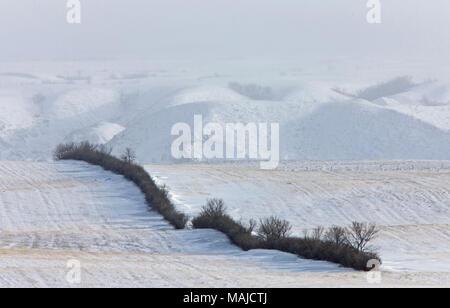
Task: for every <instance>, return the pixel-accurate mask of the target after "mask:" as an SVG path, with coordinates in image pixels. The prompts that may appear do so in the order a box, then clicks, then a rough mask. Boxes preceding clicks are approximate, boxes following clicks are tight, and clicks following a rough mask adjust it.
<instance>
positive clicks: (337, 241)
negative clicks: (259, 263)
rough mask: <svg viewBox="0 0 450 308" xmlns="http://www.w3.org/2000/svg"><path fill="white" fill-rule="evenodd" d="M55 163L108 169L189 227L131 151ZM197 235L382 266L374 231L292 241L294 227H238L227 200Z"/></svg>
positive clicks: (75, 153) (274, 223) (65, 147)
mask: <svg viewBox="0 0 450 308" xmlns="http://www.w3.org/2000/svg"><path fill="white" fill-rule="evenodd" d="M54 159H55V160H81V161H85V162H88V163H90V164H93V165H98V166H101V167H103V169H105V170H108V171H112V172H114V173H116V174H120V175H122V176H124V177H125V178H126V179H128V180H130V181H132V182H133V183H135V184H136V185H137V186H138V187H139V189H140V190H141V191H142V193H143V194H144V195H145V200H146V202H147V204H148V205H149V206H150V207H151V208H152V209H154V210H155V211H157V212H158V213H160V214H161V215H162V216H163V217H164V218H165V219H166V220H167V221H168V222H169V223H171V224H172V225H173V226H174V227H175V228H177V229H184V228H185V227H186V224H187V221H188V217H187V216H186V215H185V214H183V213H181V212H178V211H177V210H176V209H175V206H174V205H173V204H172V202H171V201H170V199H169V198H168V192H167V190H166V189H165V188H164V187H163V188H161V187H159V186H158V185H156V183H155V182H154V181H153V179H152V178H151V177H150V175H149V174H148V173H147V172H146V171H145V170H144V168H143V167H141V166H139V165H138V164H136V163H134V153H132V151H131V150H129V149H127V151H126V153H125V154H124V156H122V157H121V159H119V158H116V157H114V156H112V155H111V150H110V149H108V148H106V147H104V146H97V145H93V144H90V143H89V142H81V143H79V144H75V143H68V144H61V145H59V146H58V147H57V148H56V150H55V152H54ZM192 225H193V227H194V228H196V229H215V230H218V231H220V232H222V233H224V234H225V235H226V236H227V237H228V238H229V239H230V241H231V242H232V243H233V244H235V245H236V246H238V247H240V248H241V249H243V250H245V251H248V250H251V249H274V250H280V251H284V252H287V253H293V254H296V255H298V256H300V257H303V258H307V259H313V260H323V261H329V262H334V263H337V264H341V265H343V266H345V267H351V268H354V269H356V270H370V269H369V268H367V264H368V262H369V260H373V259H376V260H379V261H380V262H381V260H380V258H379V257H378V255H377V254H376V253H374V252H371V251H368V250H366V249H365V247H366V244H367V243H368V242H369V241H370V240H371V239H373V237H374V236H375V234H376V231H375V229H374V226H365V225H363V224H358V223H354V224H353V226H352V228H351V229H350V231H352V232H349V230H348V229H346V228H341V227H333V228H331V229H330V230H329V231H328V232H326V233H324V230H323V229H322V228H317V229H315V230H314V232H313V234H312V236H306V235H305V236H304V237H303V238H300V237H289V232H290V229H291V226H290V225H289V223H288V222H287V221H283V220H281V219H278V218H276V217H270V218H267V219H265V220H262V221H260V225H259V229H258V230H257V232H256V233H257V235H254V233H255V228H256V227H257V225H258V224H257V222H256V221H253V220H251V221H250V222H249V223H248V224H244V223H242V222H237V221H235V220H234V219H233V218H232V217H231V216H229V215H228V214H227V213H226V208H225V205H224V203H223V201H222V200H218V199H212V200H209V201H208V203H207V205H206V206H204V207H203V209H202V212H201V213H200V214H199V215H198V216H197V217H195V218H194V219H193V220H192Z"/></svg>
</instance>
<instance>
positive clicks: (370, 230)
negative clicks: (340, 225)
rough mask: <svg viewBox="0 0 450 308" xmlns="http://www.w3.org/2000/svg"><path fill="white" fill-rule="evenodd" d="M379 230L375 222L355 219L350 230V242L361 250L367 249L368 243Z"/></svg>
mask: <svg viewBox="0 0 450 308" xmlns="http://www.w3.org/2000/svg"><path fill="white" fill-rule="evenodd" d="M378 232H379V230H377V227H376V226H375V225H374V224H367V223H361V222H356V221H354V222H353V223H352V226H351V227H350V231H349V232H348V238H349V242H350V244H351V245H352V246H353V247H354V248H356V249H358V250H360V251H365V250H367V244H369V242H370V241H372V240H373V239H374V238H375V237H376V236H377V234H378Z"/></svg>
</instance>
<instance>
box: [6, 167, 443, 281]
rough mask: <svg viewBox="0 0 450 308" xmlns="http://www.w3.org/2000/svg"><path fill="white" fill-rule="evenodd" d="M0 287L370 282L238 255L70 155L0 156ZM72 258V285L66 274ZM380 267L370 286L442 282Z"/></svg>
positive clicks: (289, 258) (280, 259)
mask: <svg viewBox="0 0 450 308" xmlns="http://www.w3.org/2000/svg"><path fill="white" fill-rule="evenodd" d="M0 171H1V172H0V175H1V178H0V190H1V192H0V205H1V206H0V226H1V229H0V286H1V287H13V286H16V287H17V286H20V287H23V286H24V287H71V286H81V287H99V286H107V287H299V286H306V287H312V286H335V287H341V286H362V287H364V286H370V285H369V284H368V283H367V280H366V274H365V273H361V272H354V271H352V270H345V269H342V268H339V267H338V266H336V265H334V264H330V263H327V262H319V261H311V260H303V259H299V258H297V257H296V256H293V255H289V254H284V253H280V252H275V251H264V250H257V251H251V252H242V251H240V250H239V249H237V248H236V247H234V246H231V245H230V244H229V243H228V241H227V239H226V238H225V237H224V236H223V235H221V234H220V233H218V232H215V231H212V230H185V231H176V230H173V229H172V228H171V227H170V226H169V225H168V224H167V223H165V222H164V221H163V220H162V219H161V218H160V217H159V216H158V215H156V214H155V213H153V212H151V211H149V210H148V209H147V206H146V205H145V203H144V198H143V196H142V195H141V194H140V192H139V191H138V189H137V188H136V187H135V186H134V185H133V184H132V183H130V182H127V181H125V180H124V179H123V178H122V177H120V176H117V175H113V174H111V173H109V172H106V171H103V170H102V169H101V168H98V167H94V166H89V165H87V164H84V163H78V162H64V163H51V164H49V163H24V162H0ZM74 259H75V260H78V261H80V262H81V284H80V285H72V284H69V283H68V282H67V281H66V275H67V273H68V271H69V269H68V268H67V262H68V261H69V260H74ZM448 279H449V276H448V275H446V274H443V273H432V272H427V273H425V272H421V273H403V272H385V273H383V283H382V284H381V285H380V286H419V285H420V286H432V285H434V286H442V285H445V284H446V283H448Z"/></svg>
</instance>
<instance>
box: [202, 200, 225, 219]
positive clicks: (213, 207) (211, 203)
mask: <svg viewBox="0 0 450 308" xmlns="http://www.w3.org/2000/svg"><path fill="white" fill-rule="evenodd" d="M225 212H226V207H225V203H224V202H223V200H222V199H209V200H208V201H207V202H206V205H205V206H203V208H202V211H201V213H200V215H201V216H208V217H221V216H225Z"/></svg>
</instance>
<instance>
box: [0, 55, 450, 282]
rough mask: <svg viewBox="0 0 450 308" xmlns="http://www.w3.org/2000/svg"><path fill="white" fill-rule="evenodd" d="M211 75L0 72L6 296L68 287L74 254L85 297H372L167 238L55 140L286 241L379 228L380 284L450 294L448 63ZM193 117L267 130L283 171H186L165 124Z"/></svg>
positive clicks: (222, 244) (214, 244)
mask: <svg viewBox="0 0 450 308" xmlns="http://www.w3.org/2000/svg"><path fill="white" fill-rule="evenodd" d="M222 64H223V65H222V66H221V67H217V68H215V69H214V70H212V69H207V68H203V67H195V68H193V67H192V66H188V65H183V64H180V63H165V62H158V63H151V62H149V63H142V62H139V63H132V62H127V63H120V62H114V63H109V62H94V61H91V62H78V63H58V62H52V63H48V62H33V63H13V62H10V63H1V66H0V106H1V107H2V108H1V110H0V159H2V160H5V162H2V163H0V169H1V173H0V175H1V181H2V182H1V185H2V191H1V199H0V231H1V232H0V247H1V250H0V251H1V253H0V255H1V259H0V273H1V275H0V286H22V285H24V286H66V285H67V282H66V280H65V275H66V273H67V271H68V269H67V267H66V265H67V261H68V260H69V259H77V260H80V261H81V264H82V269H83V270H82V275H83V276H82V277H83V278H82V284H81V285H82V286H205V287H207V286H215V287H217V286H243V287H249V286H262V287H268V286H293V287H294V286H371V285H370V284H368V283H367V281H366V275H365V273H357V272H354V271H349V270H344V269H342V268H340V267H338V266H336V265H333V264H329V263H326V262H317V261H309V260H302V259H299V258H297V257H295V256H292V255H287V254H283V253H279V252H267V251H254V252H249V253H243V252H242V251H240V250H239V249H237V248H235V247H233V246H231V245H230V244H229V243H228V241H227V240H226V239H225V238H224V236H223V235H221V234H219V233H217V232H214V231H211V230H202V231H198V230H196V231H192V230H189V231H174V230H172V229H171V228H170V227H169V226H168V225H167V224H166V223H165V222H164V221H162V220H161V218H160V217H159V216H158V215H156V214H155V213H152V212H151V211H149V210H148V209H147V207H146V206H145V204H144V200H143V198H142V196H141V195H140V193H139V192H138V191H137V189H136V188H135V187H134V186H133V185H132V184H131V183H128V182H126V181H124V180H122V179H121V178H120V177H118V176H115V175H111V174H109V173H107V172H104V171H102V170H100V169H99V168H95V167H90V166H87V165H85V164H79V163H71V162H69V163H53V162H52V151H53V149H54V148H55V146H56V145H57V144H59V143H61V142H71V141H81V140H89V141H91V142H94V143H99V144H104V145H107V146H111V147H112V148H113V154H115V155H120V154H121V153H122V152H123V150H124V149H125V148H127V147H130V148H132V149H134V150H135V151H136V154H137V159H138V161H139V163H141V164H147V170H149V173H150V174H151V175H152V176H154V177H155V178H156V179H157V180H158V181H160V183H161V184H167V185H168V187H169V190H170V192H171V196H172V198H173V199H174V201H175V202H176V203H177V206H178V207H179V208H180V209H181V210H183V211H185V212H186V213H188V214H195V213H198V211H199V209H200V206H201V205H202V204H204V203H205V201H206V199H207V198H209V197H221V198H224V200H225V202H226V203H227V205H228V207H229V210H230V213H231V214H232V215H233V216H234V217H235V218H238V219H241V218H242V219H248V218H260V217H266V216H269V215H278V216H280V217H282V218H285V219H288V220H289V221H290V222H291V223H292V224H293V225H294V232H295V233H296V234H301V232H302V231H303V229H310V228H313V227H315V226H317V225H323V226H325V227H329V226H331V225H348V224H349V223H350V222H351V221H352V220H360V221H368V222H369V221H370V222H376V223H377V224H378V225H380V227H381V229H382V232H381V234H380V237H379V238H378V239H377V241H376V243H375V246H377V248H378V251H379V253H380V255H381V256H382V258H383V260H384V265H383V268H382V269H383V281H382V284H381V286H418V285H424V286H427V285H435V286H443V285H446V286H448V285H450V283H449V275H450V274H449V272H450V268H449V264H450V257H449V251H450V248H449V242H450V241H449V239H450V235H449V233H450V231H449V216H450V215H449V208H450V192H449V184H448V183H449V175H448V172H449V170H450V168H449V163H448V160H450V124H449V123H450V82H449V80H450V78H449V76H450V72H449V71H448V69H447V71H445V68H443V67H442V66H440V67H438V68H437V69H436V72H437V71H439V74H438V75H430V74H426V73H424V69H423V68H424V67H428V68H429V66H428V64H427V63H421V62H409V65H408V66H405V65H403V64H400V63H389V64H386V63H384V64H383V65H375V64H373V65H368V66H358V65H354V64H352V63H350V62H346V61H345V60H342V59H339V60H338V61H334V62H333V61H331V62H326V63H312V64H305V63H303V64H302V63H282V64H273V65H271V66H265V67H264V68H261V67H260V66H259V64H258V65H255V64H254V63H253V64H251V63H250V64H249V63H246V64H245V65H244V64H242V65H241V64H239V65H235V66H234V67H232V66H231V65H229V63H228V62H227V61H226V60H224V62H223V63H222ZM205 67H206V65H205ZM406 75H411V76H412V78H407V77H402V76H406ZM196 114H201V115H202V116H203V121H204V123H206V122H210V121H214V122H218V123H221V124H224V123H229V122H231V123H237V122H242V123H244V124H245V123H248V122H257V123H259V122H277V123H279V124H280V157H281V159H282V160H283V162H282V163H281V164H280V166H279V168H278V169H277V170H274V171H261V170H258V165H257V164H256V163H255V164H253V163H249V162H230V163H229V164H225V165H224V164H223V163H220V162H195V163H194V162H188V163H189V164H185V165H182V164H180V162H178V161H176V160H175V159H174V158H173V157H172V155H171V151H170V148H171V144H172V141H173V140H174V139H175V136H171V128H172V126H173V125H174V124H175V123H178V122H184V123H188V124H190V125H192V123H193V119H194V115H196ZM7 161H9V162H7ZM25 161H34V162H25ZM185 163H186V162H185ZM202 164H203V165H202Z"/></svg>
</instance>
